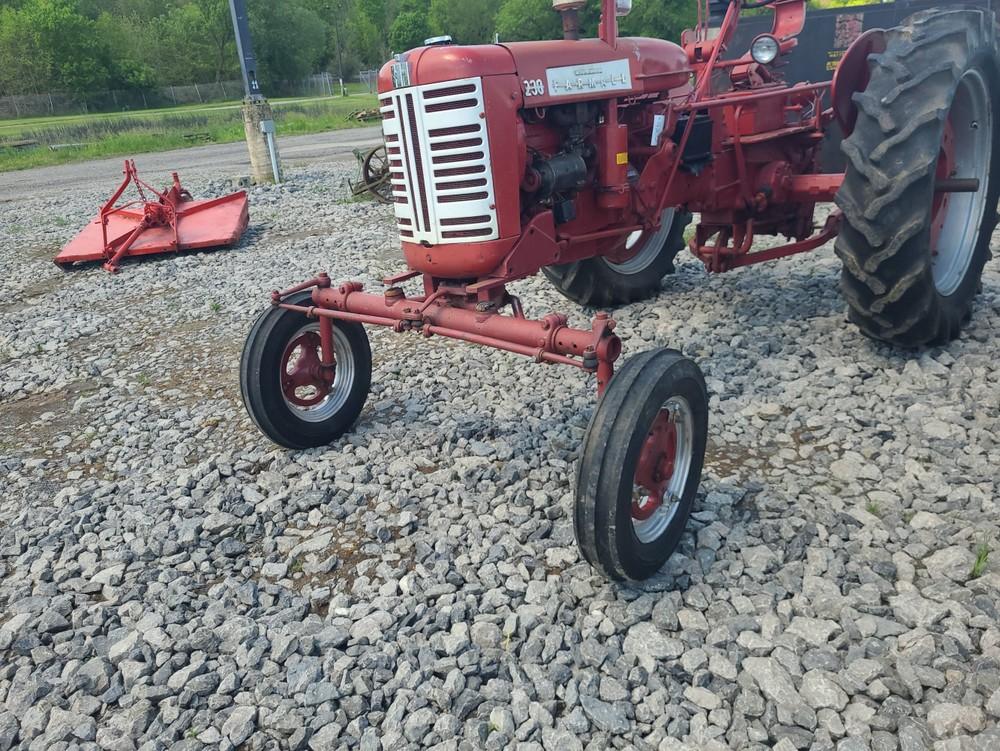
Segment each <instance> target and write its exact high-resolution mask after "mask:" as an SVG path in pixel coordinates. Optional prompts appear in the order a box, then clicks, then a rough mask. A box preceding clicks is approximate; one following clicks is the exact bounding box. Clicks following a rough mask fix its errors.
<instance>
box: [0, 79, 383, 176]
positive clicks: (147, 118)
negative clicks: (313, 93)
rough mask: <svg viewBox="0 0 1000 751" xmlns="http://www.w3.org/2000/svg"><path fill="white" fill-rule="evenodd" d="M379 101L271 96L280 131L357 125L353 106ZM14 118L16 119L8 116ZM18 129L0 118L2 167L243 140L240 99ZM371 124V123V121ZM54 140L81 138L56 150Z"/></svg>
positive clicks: (302, 131)
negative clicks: (29, 143)
mask: <svg viewBox="0 0 1000 751" xmlns="http://www.w3.org/2000/svg"><path fill="white" fill-rule="evenodd" d="M375 105H376V99H375V97H374V96H368V95H359V96H351V97H332V98H331V97H326V98H324V99H318V100H316V99H314V100H306V101H302V100H289V101H284V102H283V101H280V100H279V101H275V102H272V108H273V110H274V119H275V123H276V124H277V128H278V135H279V137H280V136H282V135H297V134H305V133H320V132H323V131H328V130H338V129H341V128H351V127H357V126H359V125H365V124H366V123H359V122H357V121H355V120H349V119H348V115H350V114H351V113H352V112H354V111H355V110H359V109H368V108H371V107H374V106H375ZM5 122H6V123H10V122H12V121H5ZM16 122H18V123H19V125H18V128H19V129H18V131H17V132H16V133H14V132H13V131H10V132H8V131H5V130H3V127H4V125H5V123H3V122H0V172H6V171H11V170H19V169H29V168H32V167H42V166H47V165H53V164H66V163H69V162H80V161H86V160H89V159H100V158H103V157H113V156H131V155H134V154H144V153H148V152H151V151H166V150H169V149H178V148H184V147H186V146H192V145H200V144H205V143H231V142H233V141H241V140H243V137H244V133H243V120H242V116H241V114H240V109H239V105H220V106H215V107H211V106H210V107H178V108H175V109H168V110H147V111H143V112H133V113H127V114H124V115H122V114H114V115H91V116H81V117H72V116H71V117H58V118H43V119H37V118H36V119H35V120H25V121H16ZM369 124H370V123H369ZM22 139H24V140H29V139H30V140H35V141H38V142H39V144H40V145H39V146H38V147H34V148H27V149H15V148H11V147H4V145H3V144H4V141H8V142H9V141H13V140H22ZM56 144H79V145H73V146H68V147H64V148H59V149H56V150H52V149H51V148H49V147H50V146H52V145H56Z"/></svg>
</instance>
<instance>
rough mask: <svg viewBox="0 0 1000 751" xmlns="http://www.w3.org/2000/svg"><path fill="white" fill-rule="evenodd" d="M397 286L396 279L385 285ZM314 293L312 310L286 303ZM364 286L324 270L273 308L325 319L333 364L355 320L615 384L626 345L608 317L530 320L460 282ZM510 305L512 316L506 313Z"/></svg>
mask: <svg viewBox="0 0 1000 751" xmlns="http://www.w3.org/2000/svg"><path fill="white" fill-rule="evenodd" d="M387 281H392V280H387ZM308 289H312V303H313V304H312V305H311V306H306V305H295V304H291V303H287V302H284V300H285V299H286V298H287V297H288V296H290V295H292V294H295V293H296V292H302V291H305V290H308ZM363 290H364V285H363V284H362V283H361V282H355V281H349V282H341V283H340V284H336V285H334V284H333V283H332V282H331V281H330V277H329V276H328V275H327V274H326V273H322V274H320V275H319V276H317V277H316V278H314V279H311V280H309V281H307V282H303V283H302V284H298V285H295V286H294V287H290V288H288V289H286V290H281V291H274V292H272V293H271V302H272V304H273V305H274V306H276V307H279V308H284V309H285V310H292V311H296V312H299V313H303V314H304V315H306V316H308V317H310V318H316V319H318V320H319V322H320V340H321V342H322V361H323V363H324V364H328V363H332V362H333V361H334V355H333V344H332V342H333V338H332V327H333V321H335V320H341V321H354V322H357V323H363V324H369V325H373V326H384V327H386V328H390V329H392V330H393V331H395V332H397V333H402V332H405V331H413V332H416V333H418V334H421V335H423V336H425V337H428V338H429V337H432V336H443V337H446V338H449V339H458V340H461V341H465V342H469V343H471V344H481V345H483V346H486V347H492V348H494V349H500V350H504V351H506V352H513V353H515V354H518V355H525V356H527V357H531V358H532V359H534V360H535V361H536V362H540V363H549V364H559V365H570V366H573V367H576V368H580V369H581V370H584V371H586V372H589V373H595V374H596V375H597V389H598V393H599V394H601V393H603V392H604V388H605V387H606V386H607V384H608V382H609V381H610V380H611V376H612V375H613V373H614V363H615V361H616V360H617V359H618V357H619V356H620V355H621V351H622V345H621V340H620V339H619V338H618V336H616V335H615V334H614V333H613V332H614V328H615V321H614V319H612V318H611V317H609V316H608V314H607V313H604V312H599V313H597V315H596V316H595V317H594V319H593V321H592V323H591V328H590V330H589V331H588V330H586V329H576V328H572V327H570V326H568V325H567V319H566V316H564V315H562V314H559V313H549V314H548V315H546V316H544V317H543V318H541V319H537V320H536V319H530V318H526V317H525V315H524V310H523V309H522V307H521V301H520V300H519V299H518V298H517V297H516V296H514V295H511V294H509V293H507V292H506V290H500V291H499V294H495V295H494V297H493V299H492V300H489V301H483V300H477V295H476V293H475V291H469V290H467V289H466V288H465V287H464V286H461V285H447V284H440V283H439V284H438V285H437V286H436V289H434V290H433V291H432V292H430V293H429V294H427V295H417V296H412V297H408V296H407V295H406V294H405V293H404V292H403V289H402V288H401V287H399V286H395V285H392V286H387V287H386V290H385V293H384V294H381V295H378V294H372V293H370V292H364V291H363ZM506 306H509V307H510V309H511V314H510V315H504V314H502V313H500V310H501V309H502V308H504V307H506Z"/></svg>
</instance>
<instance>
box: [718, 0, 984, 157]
mask: <svg viewBox="0 0 1000 751" xmlns="http://www.w3.org/2000/svg"><path fill="white" fill-rule="evenodd" d="M945 7H979V8H983V7H986V8H989V7H992V8H993V9H994V10H995V11H997V10H1000V0H961V1H960V2H943V3H942V2H928V0H895V2H885V3H873V4H869V5H854V6H849V7H845V8H830V9H826V10H816V9H812V8H810V9H809V12H808V14H807V15H806V26H805V29H804V30H803V31H802V33H801V34H799V37H798V40H799V45H798V47H796V48H795V49H794V50H793V51H792V53H791V54H790V55H789V56H788V58H787V60H788V64H787V66H785V67H783V68H782V69H781V70H782V73H783V75H784V76H785V78H786V80H787V81H788V82H789V83H801V82H804V81H829V80H830V79H831V78H832V77H833V73H834V71H835V70H836V69H837V63H839V62H840V58H841V57H843V55H844V53H845V52H846V51H847V48H848V47H850V46H851V43H852V42H853V41H854V40H855V39H857V38H858V37H859V36H860V35H861V34H862V33H864V32H866V31H868V30H869V29H888V28H892V27H893V26H898V25H899V24H900V23H901V22H902V21H903V20H904V19H905V18H907V17H908V16H911V15H913V14H914V13H916V12H917V11H919V10H926V9H928V8H945ZM770 30H771V14H770V13H769V12H763V13H761V14H760V15H759V16H751V17H743V18H741V19H740V25H739V28H738V29H737V31H736V35H735V37H734V38H733V42H732V44H731V45H730V46H729V53H728V55H727V57H740V56H741V55H743V54H744V53H745V52H746V51H747V50H748V49H749V48H750V43H751V42H752V41H753V40H754V38H755V37H756V36H757V35H758V34H764V33H767V32H769V31H770ZM840 141H841V132H840V128H839V126H838V125H837V124H836V123H833V124H832V125H831V126H830V130H829V131H828V133H827V143H826V144H824V146H823V149H822V150H821V154H822V160H823V165H822V168H823V170H824V171H827V172H839V171H841V170H843V169H844V167H845V162H844V156H843V154H842V152H841V151H840Z"/></svg>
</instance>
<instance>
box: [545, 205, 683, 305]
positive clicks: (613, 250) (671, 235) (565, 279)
mask: <svg viewBox="0 0 1000 751" xmlns="http://www.w3.org/2000/svg"><path fill="white" fill-rule="evenodd" d="M690 222H691V214H689V213H688V212H686V211H680V210H677V209H667V210H666V211H664V212H663V215H662V217H661V222H660V227H659V229H657V230H656V231H648V232H647V231H642V230H638V231H636V232H633V233H632V234H631V235H629V236H628V237H626V238H625V239H624V240H613V241H611V243H610V244H609V247H608V249H607V252H606V253H602V254H601V255H599V256H597V257H596V258H587V259H584V260H582V261H571V262H570V263H563V264H560V265H558V266H546V267H545V268H543V269H542V273H544V274H545V277H546V278H547V279H548V280H549V281H550V282H552V284H553V285H555V287H556V289H558V290H559V291H560V292H561V293H562V294H563V295H565V296H566V297H568V298H569V299H570V300H572V301H573V302H575V303H578V304H580V305H590V306H593V307H599V308H606V307H615V306H618V305H625V304H627V303H631V302H638V301H640V300H646V299H649V298H650V297H653V296H654V295H656V294H657V293H658V292H659V291H660V286H661V284H662V282H663V277H664V276H666V275H667V274H673V273H674V258H675V257H676V256H677V254H678V253H679V252H680V251H681V249H682V248H683V247H684V230H685V229H686V228H687V226H688V224H690ZM612 259H615V260H612Z"/></svg>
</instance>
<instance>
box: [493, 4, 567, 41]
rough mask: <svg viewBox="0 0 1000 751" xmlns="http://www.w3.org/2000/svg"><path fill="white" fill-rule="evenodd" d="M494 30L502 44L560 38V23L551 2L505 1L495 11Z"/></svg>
mask: <svg viewBox="0 0 1000 751" xmlns="http://www.w3.org/2000/svg"><path fill="white" fill-rule="evenodd" d="M496 28H497V33H498V34H499V35H500V41H502V42H523V41H530V40H533V39H559V38H561V37H562V22H561V21H560V20H559V14H558V13H556V12H555V11H554V10H552V1H551V0H506V2H504V3H503V5H501V6H500V10H499V11H497V16H496Z"/></svg>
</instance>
